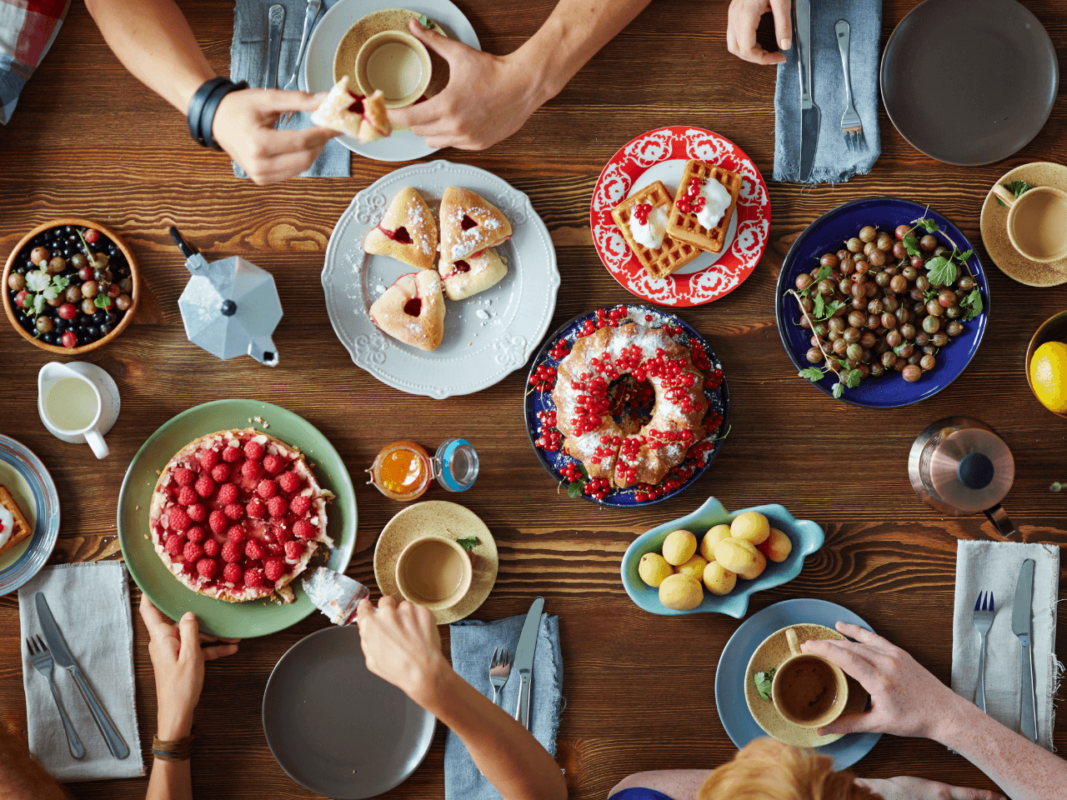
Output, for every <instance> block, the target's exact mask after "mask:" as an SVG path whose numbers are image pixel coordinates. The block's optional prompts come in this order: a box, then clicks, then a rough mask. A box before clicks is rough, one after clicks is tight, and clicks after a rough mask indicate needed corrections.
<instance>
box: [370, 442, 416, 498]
mask: <svg viewBox="0 0 1067 800" xmlns="http://www.w3.org/2000/svg"><path fill="white" fill-rule="evenodd" d="M367 471H368V472H369V473H370V476H371V479H370V483H372V484H374V485H375V486H376V487H377V488H378V491H380V492H381V493H382V494H384V495H385V496H386V497H388V498H390V499H392V500H402V501H407V500H414V499H415V498H417V497H421V496H422V495H423V494H424V493H425V492H426V489H427V487H429V485H430V478H431V472H432V469H431V463H430V456H429V454H428V453H427V452H426V451H425V450H423V449H422V448H421V447H420V446H419V445H417V444H415V443H414V442H404V441H402V442H393V443H392V444H390V445H386V446H385V447H384V448H382V451H381V452H380V453H378V456H377V458H375V459H374V464H372V465H371V468H370V469H369V470H367Z"/></svg>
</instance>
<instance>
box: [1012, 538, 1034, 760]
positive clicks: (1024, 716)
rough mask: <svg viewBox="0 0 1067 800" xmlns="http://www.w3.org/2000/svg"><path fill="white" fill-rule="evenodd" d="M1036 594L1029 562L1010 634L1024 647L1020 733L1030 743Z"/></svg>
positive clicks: (1014, 606) (1025, 564)
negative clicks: (1033, 607)
mask: <svg viewBox="0 0 1067 800" xmlns="http://www.w3.org/2000/svg"><path fill="white" fill-rule="evenodd" d="M1033 593H1034V560H1033V559H1032V558H1028V559H1026V561H1024V562H1023V566H1022V569H1020V570H1019V582H1018V583H1017V584H1016V585H1015V602H1014V603H1013V604H1012V607H1011V630H1012V632H1013V633H1014V634H1015V635H1016V636H1018V637H1019V644H1020V645H1021V646H1022V667H1021V669H1020V672H1021V673H1022V688H1021V689H1020V693H1019V730H1020V731H1021V732H1022V735H1023V736H1025V737H1026V738H1027V739H1029V740H1030V741H1031V742H1036V741H1037V694H1036V692H1035V691H1034V651H1033V648H1032V647H1031V639H1032V638H1033V628H1032V625H1033V619H1032V616H1031V613H1030V605H1031V601H1032V600H1033Z"/></svg>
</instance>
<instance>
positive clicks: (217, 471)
mask: <svg viewBox="0 0 1067 800" xmlns="http://www.w3.org/2000/svg"><path fill="white" fill-rule="evenodd" d="M217 457H218V456H216V458H217ZM211 479H212V480H214V481H215V483H226V481H228V480H229V479H230V465H229V464H216V465H215V466H214V467H212V469H211Z"/></svg>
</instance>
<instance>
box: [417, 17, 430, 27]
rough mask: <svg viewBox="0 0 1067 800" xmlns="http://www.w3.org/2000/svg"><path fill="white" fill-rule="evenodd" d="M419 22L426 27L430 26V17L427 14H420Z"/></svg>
mask: <svg viewBox="0 0 1067 800" xmlns="http://www.w3.org/2000/svg"><path fill="white" fill-rule="evenodd" d="M419 24H420V25H421V26H422V27H424V28H429V27H430V18H429V17H428V16H426V15H425V14H419Z"/></svg>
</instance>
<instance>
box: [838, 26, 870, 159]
mask: <svg viewBox="0 0 1067 800" xmlns="http://www.w3.org/2000/svg"><path fill="white" fill-rule="evenodd" d="M834 30H835V31H836V32H837V49H838V51H839V52H840V53H841V67H842V68H843V69H844V70H845V115H844V116H843V117H841V133H842V134H843V135H844V137H845V145H846V146H847V147H848V149H849V150H852V149H858V148H859V147H860V145H862V144H863V142H864V139H863V122H861V121H860V115H859V114H857V113H856V106H854V105H853V104H852V78H851V77H850V75H849V71H848V39H849V34H850V33H851V31H852V27H851V26H850V25H849V24H848V20H845V19H839V20H838V21H837V24H836V25H834Z"/></svg>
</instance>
